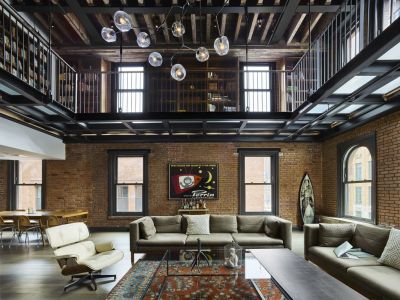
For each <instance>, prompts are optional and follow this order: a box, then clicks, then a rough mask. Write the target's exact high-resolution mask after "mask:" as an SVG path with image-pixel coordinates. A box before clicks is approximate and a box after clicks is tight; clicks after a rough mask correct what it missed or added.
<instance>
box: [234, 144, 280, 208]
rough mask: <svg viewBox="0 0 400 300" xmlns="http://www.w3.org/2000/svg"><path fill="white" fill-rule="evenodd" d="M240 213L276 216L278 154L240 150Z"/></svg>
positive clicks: (275, 152) (274, 152)
mask: <svg viewBox="0 0 400 300" xmlns="http://www.w3.org/2000/svg"><path fill="white" fill-rule="evenodd" d="M239 153H240V154H239V155H240V156H239V159H240V213H241V214H260V213H261V214H276V213H277V203H278V202H277V199H278V189H277V188H278V185H277V182H278V177H277V174H278V152H277V151H267V150H266V151H254V150H241V151H240V152H239Z"/></svg>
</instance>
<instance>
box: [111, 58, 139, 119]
mask: <svg viewBox="0 0 400 300" xmlns="http://www.w3.org/2000/svg"><path fill="white" fill-rule="evenodd" d="M116 92H117V95H116V98H117V110H118V112H143V93H144V68H143V67H140V66H121V67H118V85H117V91H116Z"/></svg>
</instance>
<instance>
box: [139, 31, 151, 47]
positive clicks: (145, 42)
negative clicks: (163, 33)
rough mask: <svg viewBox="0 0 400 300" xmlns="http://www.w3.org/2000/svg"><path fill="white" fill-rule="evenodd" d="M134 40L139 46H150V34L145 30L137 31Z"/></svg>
mask: <svg viewBox="0 0 400 300" xmlns="http://www.w3.org/2000/svg"><path fill="white" fill-rule="evenodd" d="M136 42H137V44H138V46H139V47H140V48H147V47H148V46H150V36H149V35H148V34H147V32H144V31H142V32H139V33H138V35H137V37H136Z"/></svg>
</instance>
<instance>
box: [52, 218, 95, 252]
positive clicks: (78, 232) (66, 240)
mask: <svg viewBox="0 0 400 300" xmlns="http://www.w3.org/2000/svg"><path fill="white" fill-rule="evenodd" d="M46 235H47V239H48V240H49V244H50V246H51V247H52V248H53V249H55V248H58V247H62V246H65V245H69V244H73V243H76V242H79V241H83V240H86V239H87V238H88V237H89V229H88V227H87V226H86V224H85V223H83V222H75V223H69V224H63V225H59V226H55V227H51V228H47V229H46Z"/></svg>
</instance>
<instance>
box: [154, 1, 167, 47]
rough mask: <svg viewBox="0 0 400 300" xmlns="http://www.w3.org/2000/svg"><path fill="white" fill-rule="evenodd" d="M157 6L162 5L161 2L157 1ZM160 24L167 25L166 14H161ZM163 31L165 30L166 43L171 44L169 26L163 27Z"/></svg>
mask: <svg viewBox="0 0 400 300" xmlns="http://www.w3.org/2000/svg"><path fill="white" fill-rule="evenodd" d="M156 5H157V6H160V5H161V3H160V0H156ZM160 22H161V23H165V22H166V20H165V14H160ZM162 30H163V34H164V39H165V42H166V43H169V42H170V38H169V32H168V27H167V26H163V28H162Z"/></svg>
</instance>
